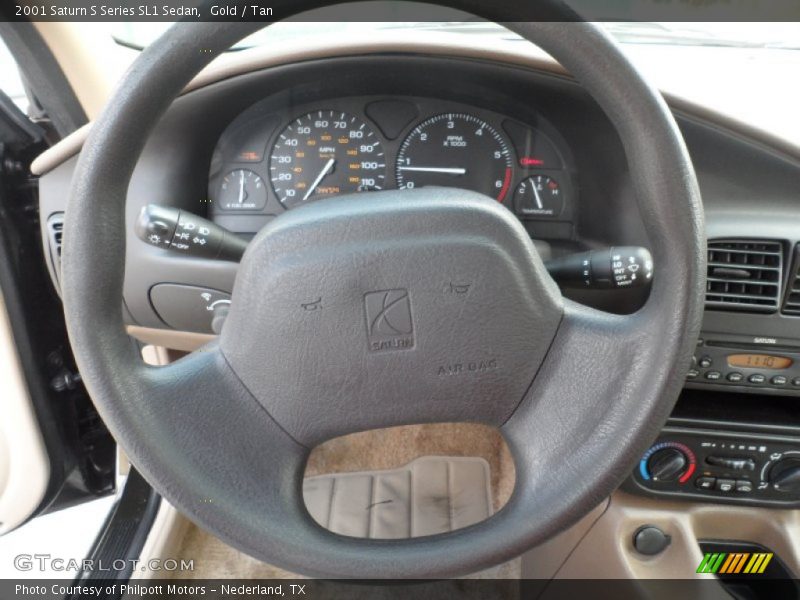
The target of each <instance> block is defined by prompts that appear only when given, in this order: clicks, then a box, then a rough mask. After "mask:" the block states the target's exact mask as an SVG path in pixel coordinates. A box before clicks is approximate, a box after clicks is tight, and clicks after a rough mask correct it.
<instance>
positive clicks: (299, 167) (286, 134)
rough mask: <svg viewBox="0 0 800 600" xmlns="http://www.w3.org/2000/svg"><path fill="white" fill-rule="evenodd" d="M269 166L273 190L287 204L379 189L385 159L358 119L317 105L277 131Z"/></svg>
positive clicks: (384, 175) (384, 167)
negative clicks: (278, 133) (311, 110)
mask: <svg viewBox="0 0 800 600" xmlns="http://www.w3.org/2000/svg"><path fill="white" fill-rule="evenodd" d="M269 169H270V176H269V177H270V181H271V182H272V189H273V190H274V191H275V195H276V196H277V197H278V200H280V201H281V203H282V204H283V205H284V206H285V207H286V208H292V207H293V206H296V205H298V204H300V203H302V202H305V201H307V200H317V199H320V198H326V197H329V196H336V195H338V194H347V193H352V192H360V191H366V190H380V189H382V188H383V184H384V180H385V178H386V158H385V156H384V153H383V149H382V148H381V144H380V141H379V140H378V138H377V136H376V135H375V132H374V131H372V129H371V128H370V127H369V126H368V125H367V124H366V123H365V122H364V121H362V120H361V119H359V118H358V117H354V116H351V115H348V114H347V113H343V112H339V111H333V110H318V111H315V112H311V113H308V114H307V115H304V116H302V117H299V118H297V119H295V120H294V121H292V122H291V123H289V125H287V126H286V128H285V129H284V130H283V131H282V132H281V133H280V135H278V139H277V140H276V141H275V144H274V146H273V147H272V153H271V154H270V167H269Z"/></svg>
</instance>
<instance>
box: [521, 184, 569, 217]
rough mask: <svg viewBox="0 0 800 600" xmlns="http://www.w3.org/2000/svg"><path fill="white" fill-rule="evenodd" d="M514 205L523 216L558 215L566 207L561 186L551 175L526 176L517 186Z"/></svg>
mask: <svg viewBox="0 0 800 600" xmlns="http://www.w3.org/2000/svg"><path fill="white" fill-rule="evenodd" d="M514 207H515V209H516V211H517V214H518V215H522V216H530V217H548V218H554V217H558V216H559V215H560V214H561V211H562V210H563V208H564V197H563V196H562V194H561V186H560V185H559V184H558V182H557V181H556V180H555V179H553V178H552V177H550V176H549V175H532V176H531V177H526V178H525V179H523V180H522V182H521V183H520V184H519V185H518V186H517V192H516V195H515V196H514Z"/></svg>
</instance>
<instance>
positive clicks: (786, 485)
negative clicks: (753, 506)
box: [769, 457, 800, 494]
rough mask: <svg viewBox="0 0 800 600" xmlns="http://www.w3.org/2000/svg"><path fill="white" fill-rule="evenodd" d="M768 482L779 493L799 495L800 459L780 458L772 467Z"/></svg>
mask: <svg viewBox="0 0 800 600" xmlns="http://www.w3.org/2000/svg"><path fill="white" fill-rule="evenodd" d="M769 482H770V483H771V484H772V487H773V488H774V489H775V490H777V491H779V492H787V493H795V494H797V493H800V457H791V458H782V459H780V460H779V461H778V462H776V463H775V464H774V465H772V468H771V469H770V470H769Z"/></svg>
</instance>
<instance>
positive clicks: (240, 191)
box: [239, 171, 244, 204]
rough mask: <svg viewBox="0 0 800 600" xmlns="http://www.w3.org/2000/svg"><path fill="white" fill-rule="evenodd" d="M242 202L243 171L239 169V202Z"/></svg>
mask: <svg viewBox="0 0 800 600" xmlns="http://www.w3.org/2000/svg"><path fill="white" fill-rule="evenodd" d="M242 202H244V171H239V204H241V203H242Z"/></svg>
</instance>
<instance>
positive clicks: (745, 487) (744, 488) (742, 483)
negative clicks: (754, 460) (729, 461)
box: [736, 479, 753, 494]
mask: <svg viewBox="0 0 800 600" xmlns="http://www.w3.org/2000/svg"><path fill="white" fill-rule="evenodd" d="M736 491H737V492H740V493H742V494H748V493H750V492H752V491H753V484H752V483H751V482H750V480H748V479H737V480H736Z"/></svg>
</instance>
